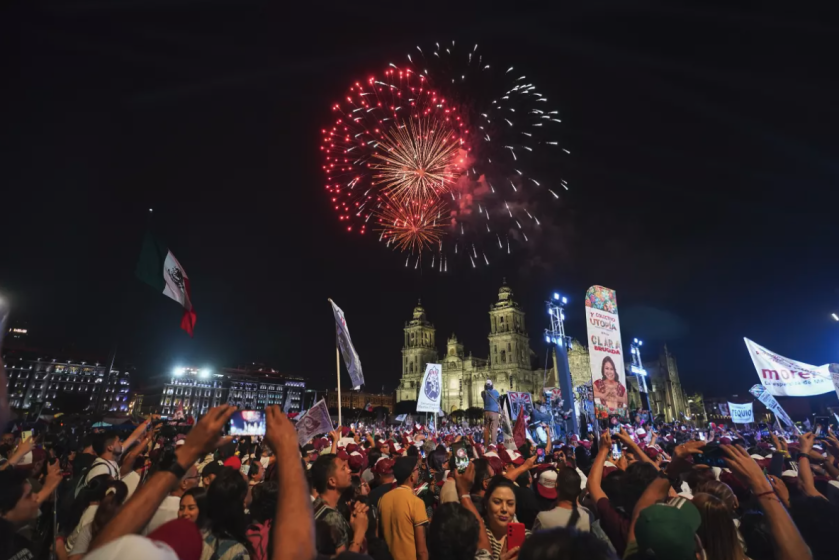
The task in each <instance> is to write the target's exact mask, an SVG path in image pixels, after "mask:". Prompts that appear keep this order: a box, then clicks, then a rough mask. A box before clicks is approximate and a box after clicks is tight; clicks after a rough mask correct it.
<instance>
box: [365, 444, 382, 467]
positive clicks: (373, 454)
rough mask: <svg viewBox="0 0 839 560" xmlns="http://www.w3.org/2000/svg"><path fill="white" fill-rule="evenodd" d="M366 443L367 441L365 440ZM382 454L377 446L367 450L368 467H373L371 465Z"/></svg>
mask: <svg viewBox="0 0 839 560" xmlns="http://www.w3.org/2000/svg"><path fill="white" fill-rule="evenodd" d="M365 443H367V442H365ZM381 456H382V452H381V451H379V450H378V449H377V448H375V447H373V448H371V449H370V451H368V452H367V464H368V465H370V468H371V469H372V468H373V465H375V464H376V461H378V460H379V458H380V457H381Z"/></svg>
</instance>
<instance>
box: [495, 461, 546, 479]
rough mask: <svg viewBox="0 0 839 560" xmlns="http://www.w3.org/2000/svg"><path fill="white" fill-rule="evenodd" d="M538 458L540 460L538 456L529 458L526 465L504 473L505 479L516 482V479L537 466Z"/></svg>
mask: <svg viewBox="0 0 839 560" xmlns="http://www.w3.org/2000/svg"><path fill="white" fill-rule="evenodd" d="M538 458H539V456H538V455H534V456H532V457H530V458H528V459H527V460H526V461H525V462H524V463H522V464H521V465H519V466H518V467H516V468H514V469H511V470H509V471H507V472H505V473H504V478H507V479H509V480H512V481H513V482H515V481H516V479H517V478H518V477H519V476H520V475H522V474H524V473H526V472H527V471H529V470H530V469H532V468H533V467H534V465H536V459H538Z"/></svg>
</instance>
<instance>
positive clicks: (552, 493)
mask: <svg viewBox="0 0 839 560" xmlns="http://www.w3.org/2000/svg"><path fill="white" fill-rule="evenodd" d="M556 477H557V474H556V471H555V470H554V469H547V470H544V471H542V473H541V474H540V475H539V478H537V479H536V491H537V492H538V493H539V495H540V496H542V497H543V498H546V499H548V500H555V499H556Z"/></svg>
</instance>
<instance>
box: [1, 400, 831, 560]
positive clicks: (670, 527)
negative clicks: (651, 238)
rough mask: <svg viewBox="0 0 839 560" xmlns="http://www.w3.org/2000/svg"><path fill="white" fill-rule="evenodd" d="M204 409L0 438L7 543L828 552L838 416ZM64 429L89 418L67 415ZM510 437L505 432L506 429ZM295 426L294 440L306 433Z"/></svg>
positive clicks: (236, 557)
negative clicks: (506, 417) (784, 421)
mask: <svg viewBox="0 0 839 560" xmlns="http://www.w3.org/2000/svg"><path fill="white" fill-rule="evenodd" d="M233 412H234V408H232V407H229V406H221V407H218V408H214V409H211V410H210V411H209V413H208V414H206V415H205V416H204V417H202V418H201V419H200V420H199V421H198V422H197V423H195V425H193V426H173V425H169V424H167V423H165V422H154V423H153V422H151V421H149V420H147V421H145V422H143V423H142V424H140V425H139V426H138V427H137V429H136V430H134V432H133V433H131V434H130V435H129V436H128V437H127V438H125V439H123V438H122V437H120V435H119V434H118V433H116V432H111V431H107V430H95V431H92V430H82V429H76V427H75V426H72V425H71V424H68V423H65V424H64V425H63V426H56V425H50V426H49V427H48V428H47V429H46V431H45V432H44V433H42V434H41V435H40V436H38V437H34V438H28V439H21V437H20V434H19V433H17V432H8V433H4V434H3V437H2V443H1V444H0V461H1V462H0V560H28V559H30V558H47V557H49V556H51V555H54V557H56V558H59V559H61V560H65V559H70V560H77V559H81V558H85V559H90V560H104V559H123V558H124V559H128V560H130V559H132V558H144V559H153V558H161V559H163V558H166V559H175V558H179V559H181V560H186V559H191V560H199V559H200V560H211V559H212V560H245V559H254V560H268V559H273V560H284V559H294V560H300V559H308V558H329V557H339V558H373V559H375V560H386V559H394V560H415V559H416V560H425V559H429V558H431V559H443V560H447V559H464V558H475V559H482V560H490V559H491V560H511V559H514V558H518V559H520V560H542V559H545V560H547V559H549V558H550V559H556V558H560V559H562V558H567V559H582V558H585V559H586V560H599V559H614V558H627V559H629V558H631V559H633V560H634V559H644V558H658V559H667V560H680V559H685V560H688V559H690V560H693V559H696V560H706V559H707V560H745V559H747V558H748V559H752V560H770V559H773V560H803V559H807V558H815V559H818V560H821V559H828V558H831V559H832V558H836V557H837V554H839V553H837V550H838V549H837V547H836V544H835V539H836V535H839V481H838V480H839V439H837V438H836V437H835V436H834V434H833V432H832V431H830V430H826V431H825V435H824V436H821V437H819V438H816V436H814V435H813V434H812V433H805V434H803V435H795V436H794V435H792V434H791V433H785V432H781V431H769V430H767V431H761V430H756V431H737V430H735V429H734V428H732V427H725V426H715V425H711V426H704V427H700V428H696V427H694V426H689V425H686V424H681V423H664V422H660V421H659V422H651V421H650V420H649V419H647V418H646V417H644V416H640V415H639V416H638V419H637V420H636V421H634V422H627V423H622V424H621V423H615V422H613V423H612V426H611V427H610V428H609V429H607V430H604V431H602V433H599V434H590V435H588V436H587V437H578V436H577V435H572V436H570V437H568V438H563V439H562V440H560V439H559V438H556V437H549V438H548V441H547V443H545V444H543V445H537V444H535V443H534V442H533V441H532V440H530V439H526V440H525V441H524V442H521V441H519V442H517V443H519V445H516V446H512V445H510V444H509V438H505V437H504V433H503V432H504V430H503V427H501V428H499V427H498V421H497V417H496V414H497V412H498V411H497V410H491V411H490V412H493V413H494V414H492V415H490V416H491V417H488V419H487V422H486V425H485V426H484V427H483V428H470V427H467V426H454V425H451V424H449V425H446V426H445V427H441V428H440V429H439V430H433V429H430V428H428V427H426V426H422V425H418V424H414V423H413V422H412V423H411V425H410V426H406V425H402V426H391V427H387V426H385V425H371V426H362V425H353V426H348V427H339V428H338V429H336V430H335V431H333V432H331V433H329V434H323V435H322V436H318V437H316V438H314V439H312V440H310V441H308V442H301V441H298V433H297V431H296V429H295V425H294V423H293V421H291V420H289V418H288V417H286V416H285V415H284V414H283V413H282V412H281V411H280V410H279V408H278V407H271V408H269V409H267V411H266V433H265V436H264V437H259V436H244V437H239V438H237V439H235V440H234V439H233V438H231V437H229V436H228V437H223V436H222V434H223V429H224V427H225V425H226V424H227V423H228V420H229V418H230V416H231V415H232V414H233ZM72 432H77V433H75V434H73V433H72ZM505 442H508V443H507V445H505ZM301 444H302V445H301Z"/></svg>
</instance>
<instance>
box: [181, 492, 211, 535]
mask: <svg viewBox="0 0 839 560" xmlns="http://www.w3.org/2000/svg"><path fill="white" fill-rule="evenodd" d="M184 496H192V499H193V500H195V506H196V507H197V508H198V519H196V520H195V525H196V526H197V527H198V528H199V529H206V528H207V526H208V525H209V524H210V520H209V517H208V516H209V510H208V509H207V489H206V488H201V487H199V486H196V487H195V488H190V489H189V490H187V491H186V492H184V494H183V496H181V501H183V499H184Z"/></svg>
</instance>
